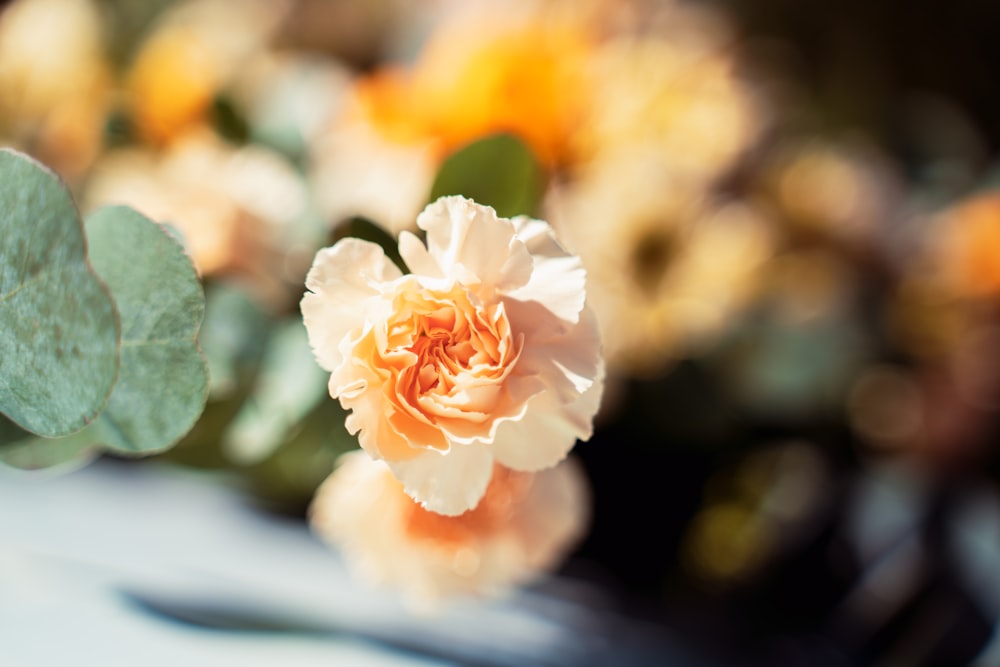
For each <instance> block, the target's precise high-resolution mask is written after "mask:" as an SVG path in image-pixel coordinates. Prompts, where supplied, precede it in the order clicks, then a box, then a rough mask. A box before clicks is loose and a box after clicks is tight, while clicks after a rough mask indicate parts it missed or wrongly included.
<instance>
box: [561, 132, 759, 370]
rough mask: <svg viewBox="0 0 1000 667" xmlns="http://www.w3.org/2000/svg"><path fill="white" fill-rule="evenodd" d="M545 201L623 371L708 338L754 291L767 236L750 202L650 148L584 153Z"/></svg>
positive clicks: (614, 363)
mask: <svg viewBox="0 0 1000 667" xmlns="http://www.w3.org/2000/svg"><path fill="white" fill-rule="evenodd" d="M547 207H548V213H547V215H548V216H549V219H550V220H551V221H552V224H553V226H554V227H555V228H556V230H557V232H558V233H559V235H560V238H562V239H564V240H565V243H566V245H567V247H568V248H569V249H570V250H571V251H572V252H574V253H577V254H579V255H580V258H581V260H582V261H583V264H584V267H585V268H586V269H587V272H588V275H589V277H590V282H589V286H590V290H589V293H588V303H589V304H590V305H591V307H592V308H593V309H594V312H595V314H596V316H597V319H598V323H599V326H600V330H601V340H602V342H603V345H604V350H605V356H606V358H607V360H608V363H609V365H610V366H611V367H613V368H615V369H616V370H618V371H623V372H625V373H633V374H640V375H644V374H649V373H655V372H657V371H659V370H661V369H662V368H663V366H664V365H665V364H666V363H667V362H669V360H671V359H672V358H674V357H677V356H682V355H686V354H690V353H692V352H696V351H697V350H698V349H699V347H700V346H703V345H705V344H707V343H708V342H710V341H711V340H712V338H713V336H715V335H716V334H718V333H720V332H721V331H722V330H723V328H724V327H725V325H726V324H727V323H728V321H729V319H730V317H731V316H732V315H733V314H734V313H735V312H736V311H737V309H738V308H739V307H740V306H741V305H742V304H743V303H745V302H746V301H747V300H748V298H749V297H750V296H751V295H752V293H753V291H754V285H755V276H756V274H757V271H758V269H759V268H760V267H761V266H762V265H763V264H764V262H765V260H766V259H767V258H768V257H769V255H770V253H771V247H772V243H773V240H772V237H771V232H770V230H769V226H768V224H767V223H766V221H765V220H764V219H762V218H761V217H760V216H759V215H758V214H756V213H755V212H754V211H753V209H751V208H750V207H749V206H748V205H746V204H743V203H739V202H728V203H724V202H716V201H712V200H711V199H710V198H709V197H708V195H707V194H706V192H705V190H704V188H703V187H701V183H700V181H697V180H696V181H694V182H692V181H691V180H690V178H688V174H687V173H684V172H682V173H677V172H676V171H675V169H674V165H673V162H672V158H671V157H669V156H663V155H661V154H658V153H656V152H653V151H627V152H622V153H620V154H619V155H617V156H614V157H613V158H612V157H611V156H609V157H608V158H607V159H603V160H600V161H598V162H594V163H591V164H590V165H589V166H588V168H587V169H586V170H584V171H583V172H581V175H580V177H579V178H578V179H577V180H575V181H573V182H572V183H570V184H568V185H567V186H565V187H563V188H561V189H558V190H554V191H553V193H552V196H551V197H550V198H549V201H548V203H547Z"/></svg>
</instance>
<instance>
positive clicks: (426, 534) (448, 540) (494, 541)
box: [310, 452, 589, 603]
mask: <svg viewBox="0 0 1000 667" xmlns="http://www.w3.org/2000/svg"><path fill="white" fill-rule="evenodd" d="M588 509H589V504H588V494H587V488H586V484H585V480H584V477H583V474H582V473H581V472H580V470H579V468H578V466H577V465H576V464H575V462H574V461H573V460H572V459H569V460H567V461H564V462H563V463H562V464H561V465H559V466H557V467H555V468H551V469H549V470H544V471H542V472H539V473H535V474H532V473H524V472H516V471H513V470H510V469H508V468H504V467H502V466H499V465H497V466H496V470H495V472H494V474H493V477H492V479H491V481H490V484H489V487H488V489H487V490H486V494H485V495H484V497H483V499H482V501H481V502H480V503H479V505H477V506H476V508H475V509H473V510H470V511H468V512H465V513H464V514H461V515H459V516H443V515H441V514H436V513H434V512H428V511H427V510H425V509H424V508H422V507H421V506H420V505H418V504H417V503H415V502H414V501H413V500H412V499H410V498H409V497H408V496H407V495H406V494H405V493H403V489H402V487H401V485H400V483H399V481H398V480H396V479H395V478H394V477H393V475H392V473H391V472H390V471H389V469H388V468H387V467H386V466H385V464H384V463H383V462H380V461H372V460H371V459H370V458H369V457H367V456H365V455H364V454H363V453H361V452H351V453H348V454H345V455H344V456H342V457H341V459H340V462H339V466H338V468H337V470H336V471H335V472H334V473H333V474H332V475H331V476H330V477H329V478H327V480H326V481H325V482H324V483H323V484H322V485H321V486H320V487H319V489H318V490H317V492H316V496H315V498H314V500H313V504H312V507H311V511H310V520H311V524H312V527H313V530H315V531H316V533H317V534H318V535H319V536H320V537H321V538H322V539H324V540H325V541H327V542H329V543H330V544H331V545H333V546H335V547H337V548H339V549H340V550H341V551H342V553H343V554H344V557H345V558H346V560H347V564H348V566H350V567H351V568H352V569H353V570H355V571H356V572H357V573H358V574H359V575H360V576H363V577H365V578H366V579H368V580H369V581H372V582H373V583H377V584H384V585H391V586H396V587H398V588H400V589H401V591H402V592H403V593H404V594H406V595H408V596H409V597H410V598H411V600H412V601H414V602H417V603H433V602H435V601H436V600H439V599H440V598H444V597H447V596H451V595H456V594H481V595H489V594H498V593H502V592H504V591H505V590H506V589H507V588H508V587H510V586H514V585H517V584H521V583H525V582H526V581H528V580H529V579H531V578H532V577H534V576H536V575H538V574H539V573H541V572H544V571H545V570H548V569H550V568H552V567H554V566H555V565H557V564H558V562H559V561H560V560H561V559H562V558H563V557H564V556H565V554H566V553H567V551H569V549H571V548H572V547H573V546H574V545H575V544H576V542H577V540H578V539H579V538H580V537H581V536H582V535H583V533H584V529H585V528H586V525H587V520H588V516H589V511H588Z"/></svg>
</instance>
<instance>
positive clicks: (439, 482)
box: [386, 445, 493, 516]
mask: <svg viewBox="0 0 1000 667" xmlns="http://www.w3.org/2000/svg"><path fill="white" fill-rule="evenodd" d="M386 463H388V465H389V468H390V469H391V470H392V472H393V474H394V475H396V478H397V479H399V481H400V482H402V483H403V489H404V490H405V491H406V494H407V495H409V496H410V497H411V498H413V499H414V500H415V501H417V502H418V503H420V504H421V505H422V506H423V507H424V508H425V509H428V510H430V511H432V512H437V513H438V514H444V515H447V516H455V515H458V514H461V513H462V512H466V511H468V510H470V509H472V508H473V507H475V506H476V505H477V504H478V503H479V501H480V500H481V499H482V497H483V494H485V493H486V487H487V485H488V484H489V482H490V477H491V476H492V475H493V456H492V455H491V454H490V451H489V449H488V448H487V447H486V446H485V445H453V446H452V448H451V449H450V450H449V451H448V452H436V451H428V452H425V453H423V454H421V455H420V456H417V457H415V458H413V459H410V460H408V461H386Z"/></svg>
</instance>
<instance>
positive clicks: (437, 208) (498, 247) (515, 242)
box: [407, 196, 532, 293]
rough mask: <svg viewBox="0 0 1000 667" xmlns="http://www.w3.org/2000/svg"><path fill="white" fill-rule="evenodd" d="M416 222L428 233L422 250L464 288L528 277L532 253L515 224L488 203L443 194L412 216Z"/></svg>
mask: <svg viewBox="0 0 1000 667" xmlns="http://www.w3.org/2000/svg"><path fill="white" fill-rule="evenodd" d="M417 226H418V227H420V228H421V229H423V230H425V231H426V232H427V250H428V252H429V253H430V255H431V256H432V257H433V258H434V259H435V260H436V262H437V264H438V266H439V267H440V268H441V270H442V271H443V272H444V273H445V274H446V275H447V276H448V277H450V278H453V279H454V280H457V281H459V282H461V283H462V284H464V285H466V286H467V287H470V288H472V289H477V290H478V289H480V288H485V289H486V290H487V291H488V292H490V293H492V291H493V290H499V291H510V290H514V289H517V288H518V287H520V286H522V285H524V284H526V283H527V282H528V279H529V278H530V277H531V271H532V261H531V254H530V253H529V252H528V249H527V247H525V245H524V243H523V242H522V241H521V240H520V239H518V238H517V236H516V234H515V230H514V225H513V224H512V223H511V221H510V220H507V219H502V218H498V217H497V214H496V211H494V210H493V209H492V208H490V207H489V206H480V205H478V204H476V203H475V202H473V201H472V200H470V199H465V198H464V197H458V196H456V197H442V198H440V199H438V200H437V201H436V202H434V203H432V204H430V205H428V206H427V208H425V209H424V210H423V212H422V213H421V214H420V215H419V216H417ZM470 231H471V232H472V233H470ZM407 243H409V242H407Z"/></svg>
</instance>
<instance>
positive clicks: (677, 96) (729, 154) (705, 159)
mask: <svg viewBox="0 0 1000 667" xmlns="http://www.w3.org/2000/svg"><path fill="white" fill-rule="evenodd" d="M697 27H698V26H697V25H696V26H692V29H695V28H697ZM682 36H683V35H682ZM736 69H737V60H736V59H735V57H734V56H733V55H732V54H731V53H730V52H729V51H728V50H727V49H726V48H723V46H722V45H721V44H716V42H715V41H714V40H705V41H702V40H697V39H695V40H691V39H686V40H685V39H681V38H679V37H675V38H672V39H667V38H665V37H663V36H661V35H659V34H658V33H655V32H653V33H649V34H644V35H641V36H628V35H625V36H620V37H617V38H615V39H612V40H610V41H608V42H607V43H604V44H602V45H601V46H600V47H599V48H598V49H596V50H595V51H594V53H593V55H592V57H591V58H590V60H589V62H588V78H587V81H586V83H585V88H584V92H585V95H586V98H585V102H584V104H585V108H586V111H587V112H586V114H585V115H584V116H583V117H582V119H581V123H580V126H579V129H578V131H577V132H576V133H575V134H574V136H573V139H574V148H575V153H576V154H577V155H578V158H579V159H580V160H583V161H586V160H590V159H602V156H603V155H605V154H607V153H615V152H619V151H622V150H633V149H636V148H645V149H652V150H656V151H658V152H660V153H662V154H663V155H664V156H669V157H670V159H671V162H672V163H673V168H674V169H675V170H677V171H683V172H687V173H688V174H689V175H690V176H692V177H699V178H704V179H710V178H713V177H715V176H717V175H718V174H719V173H720V172H722V171H723V170H725V169H727V168H728V167H730V166H732V164H733V162H734V161H735V160H736V159H737V158H738V157H740V156H741V155H742V154H743V153H744V152H745V151H746V150H748V149H749V148H750V147H751V146H752V145H753V144H754V142H755V141H756V140H757V138H758V136H759V135H760V133H761V131H762V129H763V126H764V118H765V116H764V113H763V107H762V104H761V100H760V98H759V96H758V95H757V94H756V93H755V91H754V90H753V88H752V87H750V86H749V84H748V83H746V82H744V81H743V80H742V79H741V78H740V77H739V76H738V74H737V72H736Z"/></svg>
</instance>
